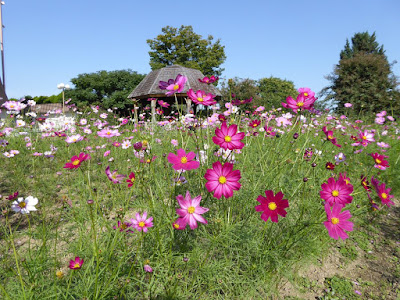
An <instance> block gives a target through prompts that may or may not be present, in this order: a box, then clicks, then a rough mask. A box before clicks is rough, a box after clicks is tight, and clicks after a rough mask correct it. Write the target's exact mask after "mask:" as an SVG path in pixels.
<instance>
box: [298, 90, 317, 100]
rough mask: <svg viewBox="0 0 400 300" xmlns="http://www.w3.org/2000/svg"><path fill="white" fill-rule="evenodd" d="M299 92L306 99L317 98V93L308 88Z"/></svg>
mask: <svg viewBox="0 0 400 300" xmlns="http://www.w3.org/2000/svg"><path fill="white" fill-rule="evenodd" d="M297 91H298V92H299V94H303V95H304V97H306V98H314V96H315V93H314V92H313V91H312V90H311V89H310V88H307V87H305V88H299V89H298V90H297Z"/></svg>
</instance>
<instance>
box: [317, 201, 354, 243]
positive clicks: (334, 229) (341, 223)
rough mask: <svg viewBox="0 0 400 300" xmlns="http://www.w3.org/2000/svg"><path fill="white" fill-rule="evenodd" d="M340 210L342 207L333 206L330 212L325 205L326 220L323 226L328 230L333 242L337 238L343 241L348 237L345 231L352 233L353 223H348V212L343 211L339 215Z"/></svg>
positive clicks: (349, 216)
mask: <svg viewBox="0 0 400 300" xmlns="http://www.w3.org/2000/svg"><path fill="white" fill-rule="evenodd" d="M342 208H343V206H342V205H340V204H335V205H334V206H333V207H332V211H331V207H330V206H329V205H328V203H327V204H325V212H326V216H327V218H328V220H327V221H325V222H324V225H325V227H326V229H327V230H328V234H329V236H330V237H331V238H333V239H335V240H337V239H339V238H341V239H342V240H345V239H347V238H348V237H349V236H348V235H347V233H346V232H345V231H353V223H352V222H350V221H348V219H350V218H351V214H350V211H348V210H345V211H344V212H342V213H341V212H340V211H341V210H342Z"/></svg>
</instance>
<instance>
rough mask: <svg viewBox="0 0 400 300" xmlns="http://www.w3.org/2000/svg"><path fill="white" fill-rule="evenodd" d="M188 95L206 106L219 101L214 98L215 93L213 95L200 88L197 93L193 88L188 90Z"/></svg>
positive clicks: (197, 102)
mask: <svg viewBox="0 0 400 300" xmlns="http://www.w3.org/2000/svg"><path fill="white" fill-rule="evenodd" d="M187 95H188V96H189V98H190V99H192V101H193V102H194V103H196V104H201V105H204V106H210V105H214V104H216V103H217V101H215V99H214V97H215V95H213V94H211V93H205V92H204V91H202V90H198V91H197V92H196V93H195V92H194V91H193V90H192V89H190V90H189V91H188V92H187Z"/></svg>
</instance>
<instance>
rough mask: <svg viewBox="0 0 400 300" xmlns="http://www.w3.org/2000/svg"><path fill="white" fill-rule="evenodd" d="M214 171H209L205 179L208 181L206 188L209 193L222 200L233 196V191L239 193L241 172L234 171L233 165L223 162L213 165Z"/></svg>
mask: <svg viewBox="0 0 400 300" xmlns="http://www.w3.org/2000/svg"><path fill="white" fill-rule="evenodd" d="M212 167H213V168H212V169H208V170H207V172H206V174H205V175H204V178H205V179H207V183H206V188H207V190H208V191H209V192H214V197H215V198H217V199H220V198H221V197H222V195H223V196H224V197H225V198H229V197H232V196H233V191H234V190H235V191H238V190H239V189H240V187H241V184H240V183H239V180H240V178H241V175H240V171H239V170H233V164H231V163H225V164H224V165H223V166H222V164H221V162H219V161H217V162H215V163H213V165H212Z"/></svg>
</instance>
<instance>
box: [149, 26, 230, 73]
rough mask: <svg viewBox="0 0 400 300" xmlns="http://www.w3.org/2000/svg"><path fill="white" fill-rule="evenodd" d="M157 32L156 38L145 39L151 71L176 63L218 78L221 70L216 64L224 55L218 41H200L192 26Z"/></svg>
mask: <svg viewBox="0 0 400 300" xmlns="http://www.w3.org/2000/svg"><path fill="white" fill-rule="evenodd" d="M161 31H162V34H160V35H158V36H157V37H156V38H154V39H148V40H147V44H148V45H149V46H150V49H151V50H150V51H149V55H150V66H151V68H152V70H155V69H161V68H163V67H165V66H170V65H173V64H177V65H181V66H184V67H187V68H193V69H198V70H200V71H201V72H202V73H203V74H204V75H208V76H210V75H216V76H220V75H221V73H222V71H223V70H224V69H222V68H220V65H221V64H222V63H224V61H225V59H226V55H225V50H224V48H225V46H222V45H221V43H220V40H219V39H218V40H217V41H215V42H214V43H213V39H214V38H213V36H211V35H209V36H208V37H207V39H203V38H202V36H201V35H198V34H196V33H195V32H194V31H193V27H192V26H183V25H182V26H181V27H180V28H179V29H177V28H174V27H170V26H166V27H164V28H162V29H161Z"/></svg>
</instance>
